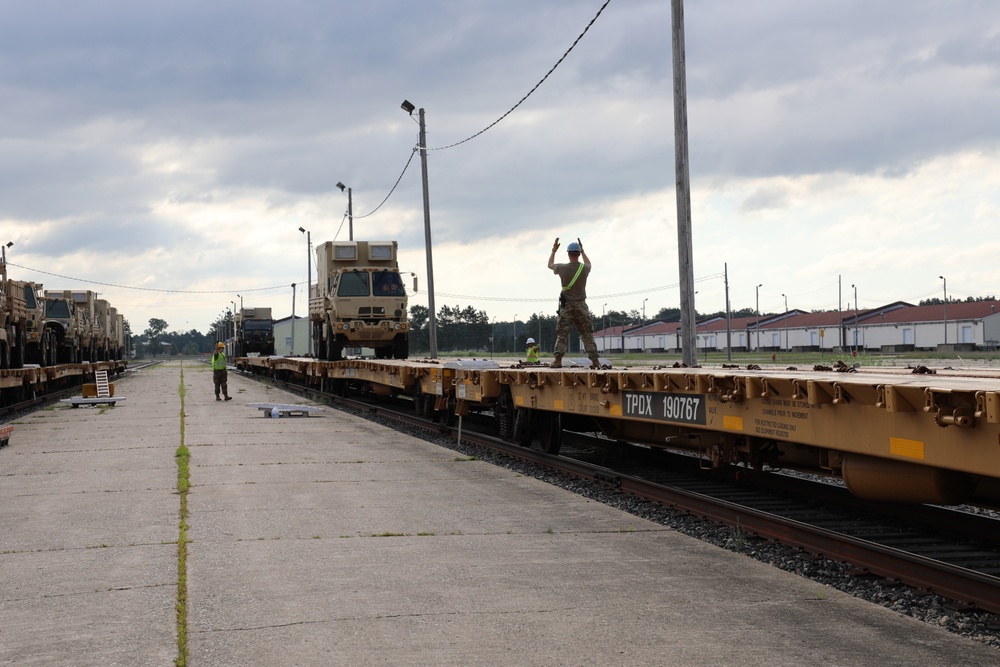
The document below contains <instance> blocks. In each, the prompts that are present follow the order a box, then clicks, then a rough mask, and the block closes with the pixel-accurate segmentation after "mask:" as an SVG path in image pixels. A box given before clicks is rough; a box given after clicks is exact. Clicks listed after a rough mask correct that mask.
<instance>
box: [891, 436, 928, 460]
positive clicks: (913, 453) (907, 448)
mask: <svg viewBox="0 0 1000 667" xmlns="http://www.w3.org/2000/svg"><path fill="white" fill-rule="evenodd" d="M889 453H890V454H895V455H896V456H905V457H906V458H909V459H921V460H923V458H924V443H923V441H922V440H909V439H907V438H889Z"/></svg>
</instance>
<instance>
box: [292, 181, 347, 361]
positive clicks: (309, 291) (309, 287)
mask: <svg viewBox="0 0 1000 667" xmlns="http://www.w3.org/2000/svg"><path fill="white" fill-rule="evenodd" d="M348 201H350V199H348ZM306 272H307V273H308V278H307V282H306V290H307V291H306V316H307V319H308V318H309V317H311V313H310V312H309V308H310V304H309V300H310V299H311V298H312V276H313V267H312V234H311V232H309V231H306ZM307 331H308V329H307ZM311 333H312V332H311V331H309V332H308V333H307V334H306V340H308V341H309V346H308V352H309V356H310V357H311V356H312V354H313V337H312V336H311V335H310V334H311ZM292 342H293V343H294V342H295V341H294V339H293V340H292Z"/></svg>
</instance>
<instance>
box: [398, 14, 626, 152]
mask: <svg viewBox="0 0 1000 667" xmlns="http://www.w3.org/2000/svg"><path fill="white" fill-rule="evenodd" d="M609 4H611V0H606V1H605V3H604V4H603V5H601V8H600V9H598V10H597V14H595V15H594V18H592V19H590V23H588V24H587V27H586V28H584V29H583V32H581V33H580V34H579V35H578V36H577V38H576V39H575V40H573V43H572V44H571V45H570V47H569V48H568V49H566V53H564V54H562V57H561V58H560V59H559V60H557V61H556V64H555V65H553V66H552V68H551V69H550V70H549V71H548V72H546V73H545V76H543V77H542V78H541V80H540V81H539V82H538V83H536V84H535V86H534V87H533V88H532V89H531V90H529V91H528V93H527V94H526V95H525V96H524V97H522V98H521V99H520V100H518V102H517V104H515V105H514V106H512V107H511V108H510V109H508V110H507V112H506V113H505V114H504V115H502V116H500V117H499V118H497V119H496V120H495V121H493V122H492V123H490V124H489V125H487V126H486V127H484V128H483V129H481V130H479V131H478V132H476V133H475V134H473V135H472V136H471V137H468V138H466V139H462V140H461V141H456V142H455V143H453V144H448V145H447V146H438V147H437V148H428V149H427V150H429V151H443V150H446V149H448V148H454V147H455V146H459V145H461V144H464V143H465V142H467V141H472V140H473V139H475V138H476V137H478V136H479V135H481V134H483V133H484V132H486V131H487V130H489V129H490V128H492V127H493V126H495V125H497V124H498V123H499V122H500V121H502V120H503V119H504V118H506V117H507V116H509V115H510V114H511V113H513V111H514V109H516V108H518V107H519V106H521V104H522V103H523V102H524V101H525V100H526V99H528V98H529V97H530V96H531V94H532V93H534V92H535V91H536V90H538V88H539V87H540V86H541V85H542V84H543V83H545V80H546V79H548V78H549V75H551V74H552V73H553V72H555V71H556V68H557V67H559V65H561V64H562V61H564V60H565V59H566V56H568V55H569V54H570V51H572V50H573V49H575V48H576V45H577V44H578V43H579V42H580V40H581V39H583V36H584V35H586V34H587V31H588V30H590V27H591V26H592V25H594V22H595V21H597V19H598V17H600V15H601V13H602V12H603V11H604V8H605V7H607V6H608V5H609ZM419 148H421V147H420V146H418V147H417V149H419ZM415 150H416V149H415Z"/></svg>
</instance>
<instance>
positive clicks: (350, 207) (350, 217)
mask: <svg viewBox="0 0 1000 667" xmlns="http://www.w3.org/2000/svg"><path fill="white" fill-rule="evenodd" d="M337 187H338V188H340V191H341V192H343V191H344V188H347V186H346V185H344V184H343V183H341V182H340V181H337ZM299 230H300V231H302V228H301V227H299ZM347 239H348V240H349V241H353V240H354V198H353V197H352V196H351V189H350V188H347Z"/></svg>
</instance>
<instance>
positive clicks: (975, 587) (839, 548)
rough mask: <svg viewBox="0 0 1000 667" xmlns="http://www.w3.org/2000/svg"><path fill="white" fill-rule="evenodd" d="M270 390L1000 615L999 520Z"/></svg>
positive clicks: (304, 392) (306, 392) (309, 392)
mask: <svg viewBox="0 0 1000 667" xmlns="http://www.w3.org/2000/svg"><path fill="white" fill-rule="evenodd" d="M268 381H271V382H275V383H276V384H277V385H278V386H281V387H282V388H284V389H287V390H289V391H292V392H294V393H297V394H299V395H301V396H306V397H310V398H313V399H314V400H319V401H323V402H329V403H336V404H340V405H342V406H344V407H349V408H353V409H355V410H360V411H362V412H366V413H369V414H377V415H380V416H382V417H385V418H388V419H391V420H394V421H397V422H402V423H405V424H407V425H408V426H411V427H415V428H420V429H424V430H428V431H431V432H433V433H437V434H440V435H446V436H448V437H449V438H451V439H454V440H458V441H460V442H461V443H464V444H471V445H477V446H480V447H486V448H489V449H491V450H493V451H497V452H500V453H502V454H504V455H506V456H510V457H514V458H517V459H520V460H523V461H528V462H530V463H532V464H534V465H537V466H542V467H545V468H548V469H550V470H554V471H557V472H560V473H563V474H566V475H571V476H574V477H577V478H579V479H583V480H589V481H591V482H594V483H597V484H601V485H605V486H607V487H611V488H613V489H615V490H616V491H619V492H622V493H627V494H631V495H633V496H636V497H640V498H644V499H647V500H650V501H653V502H656V503H659V504H661V505H664V506H667V507H670V508H673V509H675V510H677V511H680V512H685V513H690V514H693V515H697V516H700V517H703V518H705V519H708V520H711V521H714V522H718V523H721V524H724V525H727V526H731V527H732V528H733V529H734V530H738V531H740V532H742V533H746V534H753V535H757V536H758V537H760V538H763V539H767V540H773V541H775V542H778V543H780V544H784V545H787V546H790V547H794V548H797V549H800V550H802V551H805V552H808V553H810V554H814V555H815V556H818V557H823V558H829V559H831V560H835V561H839V562H846V563H849V564H851V565H852V566H853V567H855V568H856V569H857V572H858V574H870V575H874V576H878V577H883V578H885V579H887V580H892V581H898V582H900V583H902V584H905V585H908V586H912V587H915V588H919V589H923V590H927V591H931V592H934V593H936V594H938V595H941V596H943V597H947V598H950V599H952V600H955V601H957V602H958V603H959V604H957V605H955V607H956V608H958V609H962V605H968V606H969V608H971V607H975V608H978V609H981V610H983V611H987V612H991V613H995V614H1000V551H998V548H1000V521H997V520H995V519H992V518H988V517H981V516H976V515H971V514H968V513H964V512H957V511H953V510H946V509H942V508H934V507H928V506H902V505H891V504H887V503H867V502H864V501H861V500H858V499H856V498H854V497H853V496H851V495H850V494H849V493H847V492H846V491H845V490H843V489H837V488H834V487H830V485H826V484H818V483H815V482H803V481H801V480H799V481H795V480H792V479H790V478H785V477H782V476H779V475H773V474H767V475H761V474H754V473H753V471H751V470H747V469H736V472H735V475H737V476H739V475H742V476H745V477H751V478H753V479H754V481H758V480H760V481H761V484H760V485H758V486H755V487H749V486H746V485H739V486H735V485H734V484H733V483H732V480H726V479H723V478H720V477H719V476H713V477H711V478H710V477H708V476H706V475H699V474H697V473H696V472H695V473H692V474H679V473H677V472H674V470H676V469H677V468H683V467H684V465H683V461H679V460H678V459H672V465H671V466H670V467H669V468H664V467H663V466H656V467H654V466H652V465H651V464H650V463H649V461H648V457H649V456H652V457H654V458H660V459H663V458H665V457H666V456H673V455H669V454H666V453H663V452H652V451H650V450H648V449H646V450H642V451H644V452H645V456H646V458H647V460H646V461H645V462H642V463H640V464H638V465H636V464H634V463H632V464H631V465H630V466H629V467H628V468H627V470H628V471H626V469H623V468H622V467H621V466H619V465H617V464H616V465H615V467H607V466H605V465H601V464H597V463H593V462H587V461H584V460H581V459H577V458H573V457H572V455H571V454H572V453H571V452H570V451H569V448H567V447H566V446H565V445H564V449H563V455H561V456H555V455H551V454H546V453H544V452H542V451H539V450H536V449H532V448H527V447H522V446H519V445H517V444H512V443H508V442H506V441H504V440H501V439H499V438H497V437H495V436H492V435H489V434H487V433H483V432H480V431H479V430H477V428H476V426H475V421H476V420H474V419H469V420H466V422H465V423H464V424H463V421H462V420H458V422H457V423H456V424H455V425H447V424H444V423H440V422H437V423H435V422H429V421H427V420H426V419H423V418H420V417H418V416H416V415H415V414H413V412H412V408H411V409H410V410H406V409H403V408H400V407H399V405H398V404H401V403H403V401H386V400H385V399H382V400H381V401H379V402H375V401H372V400H360V399H355V398H349V397H345V396H341V395H338V396H334V395H332V394H326V393H321V392H317V391H315V390H313V389H307V388H304V387H302V386H300V385H295V384H289V383H285V382H282V381H277V380H274V379H273V378H269V379H268ZM394 403H396V404H394ZM441 421H444V420H441ZM595 444H597V445H598V446H599V439H593V438H585V439H584V440H583V444H582V448H583V450H584V451H592V450H593V449H594V447H595ZM616 444H617V445H619V446H620V444H621V443H616ZM681 458H682V459H687V463H688V464H689V465H690V464H691V463H692V462H694V460H693V459H691V457H689V456H686V457H681ZM662 462H663V461H662V460H661V463H662ZM695 465H696V463H695ZM765 481H766V482H767V484H766V485H765V484H764V483H763V482H765ZM764 486H771V487H772V488H771V489H765V488H763V487H764ZM774 487H780V489H775V488H774Z"/></svg>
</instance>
